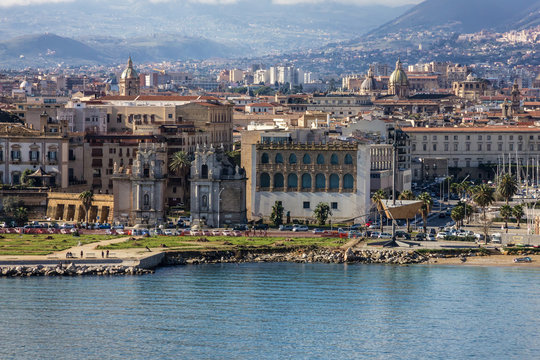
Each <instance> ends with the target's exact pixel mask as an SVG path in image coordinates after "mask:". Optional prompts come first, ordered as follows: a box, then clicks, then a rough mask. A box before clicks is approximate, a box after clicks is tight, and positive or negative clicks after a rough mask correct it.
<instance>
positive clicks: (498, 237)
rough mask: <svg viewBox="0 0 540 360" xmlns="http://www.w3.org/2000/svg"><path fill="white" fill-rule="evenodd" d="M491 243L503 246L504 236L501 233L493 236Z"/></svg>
mask: <svg viewBox="0 0 540 360" xmlns="http://www.w3.org/2000/svg"><path fill="white" fill-rule="evenodd" d="M491 242H492V243H493V244H502V235H501V234H500V233H495V234H493V235H491Z"/></svg>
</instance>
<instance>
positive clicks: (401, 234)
mask: <svg viewBox="0 0 540 360" xmlns="http://www.w3.org/2000/svg"><path fill="white" fill-rule="evenodd" d="M396 237H397V238H403V239H405V240H410V239H411V235H409V234H407V233H406V232H405V231H401V230H398V231H396Z"/></svg>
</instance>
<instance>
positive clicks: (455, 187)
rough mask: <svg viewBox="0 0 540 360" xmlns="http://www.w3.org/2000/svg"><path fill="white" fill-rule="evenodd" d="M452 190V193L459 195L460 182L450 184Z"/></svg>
mask: <svg viewBox="0 0 540 360" xmlns="http://www.w3.org/2000/svg"><path fill="white" fill-rule="evenodd" d="M450 192H451V193H452V194H456V195H459V194H460V190H459V183H452V184H450Z"/></svg>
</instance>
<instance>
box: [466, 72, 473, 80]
mask: <svg viewBox="0 0 540 360" xmlns="http://www.w3.org/2000/svg"><path fill="white" fill-rule="evenodd" d="M467 81H474V76H473V74H472V73H470V74H469V75H467Z"/></svg>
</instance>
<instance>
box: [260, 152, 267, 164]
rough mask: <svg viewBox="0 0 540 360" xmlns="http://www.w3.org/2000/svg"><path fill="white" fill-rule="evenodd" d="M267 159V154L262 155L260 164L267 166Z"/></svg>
mask: <svg viewBox="0 0 540 360" xmlns="http://www.w3.org/2000/svg"><path fill="white" fill-rule="evenodd" d="M268 159H269V158H268V154H267V153H263V154H262V155H261V163H262V164H268Z"/></svg>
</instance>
